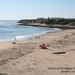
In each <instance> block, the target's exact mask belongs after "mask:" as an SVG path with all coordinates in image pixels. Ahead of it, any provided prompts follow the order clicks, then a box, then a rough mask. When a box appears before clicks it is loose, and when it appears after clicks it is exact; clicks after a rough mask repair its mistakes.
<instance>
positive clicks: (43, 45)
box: [39, 44, 47, 49]
mask: <svg viewBox="0 0 75 75" xmlns="http://www.w3.org/2000/svg"><path fill="white" fill-rule="evenodd" d="M39 48H41V49H47V48H46V45H45V44H40V45H39Z"/></svg>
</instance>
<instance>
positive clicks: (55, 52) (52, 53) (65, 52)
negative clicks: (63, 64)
mask: <svg viewBox="0 0 75 75" xmlns="http://www.w3.org/2000/svg"><path fill="white" fill-rule="evenodd" d="M64 53H66V52H55V53H52V54H64Z"/></svg>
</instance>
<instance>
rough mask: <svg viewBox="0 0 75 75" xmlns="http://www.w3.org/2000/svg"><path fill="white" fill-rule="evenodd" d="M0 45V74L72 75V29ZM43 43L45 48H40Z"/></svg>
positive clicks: (74, 46) (74, 48) (74, 57)
mask: <svg viewBox="0 0 75 75" xmlns="http://www.w3.org/2000/svg"><path fill="white" fill-rule="evenodd" d="M12 43H13V42H5V43H0V75H74V74H75V30H74V29H70V30H60V31H56V32H52V33H48V34H45V35H42V36H40V38H37V39H36V37H33V38H31V40H28V41H16V44H12ZM40 44H45V45H46V47H47V48H48V49H39V45H40Z"/></svg>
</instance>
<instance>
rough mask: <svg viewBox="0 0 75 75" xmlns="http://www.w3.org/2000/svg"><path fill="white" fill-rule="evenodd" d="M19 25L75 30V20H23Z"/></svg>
mask: <svg viewBox="0 0 75 75" xmlns="http://www.w3.org/2000/svg"><path fill="white" fill-rule="evenodd" d="M18 25H24V26H44V27H50V28H61V29H75V18H49V17H48V18H37V19H23V20H19V21H18Z"/></svg>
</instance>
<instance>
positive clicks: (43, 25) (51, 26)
mask: <svg viewBox="0 0 75 75" xmlns="http://www.w3.org/2000/svg"><path fill="white" fill-rule="evenodd" d="M18 25H20V26H21V25H22V26H37V27H49V28H60V29H75V26H70V25H69V24H67V25H59V24H40V23H26V24H18Z"/></svg>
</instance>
